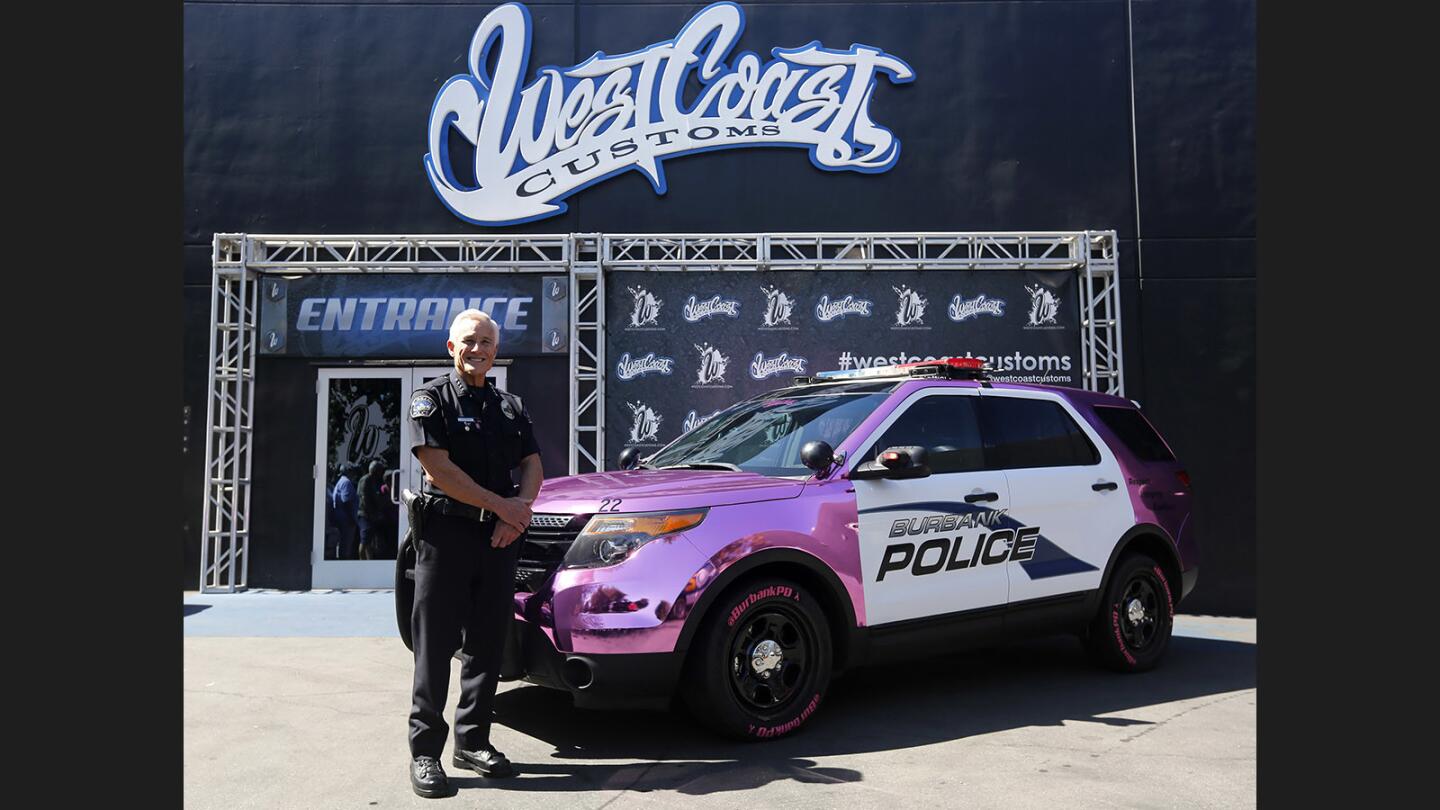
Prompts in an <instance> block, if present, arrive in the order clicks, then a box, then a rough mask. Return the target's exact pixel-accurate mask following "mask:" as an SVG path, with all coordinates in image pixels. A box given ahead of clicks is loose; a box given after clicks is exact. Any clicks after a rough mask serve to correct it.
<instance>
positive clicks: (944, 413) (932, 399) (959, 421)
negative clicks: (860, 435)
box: [864, 395, 985, 473]
mask: <svg viewBox="0 0 1440 810" xmlns="http://www.w3.org/2000/svg"><path fill="white" fill-rule="evenodd" d="M975 400H976V397H973V396H939V395H937V396H928V397H925V398H924V399H922V400H920V401H918V402H916V403H915V404H913V405H911V406H910V407H909V408H907V409H906V410H905V413H902V414H900V418H899V419H896V420H895V423H894V424H893V425H891V426H890V427H889V428H886V430H885V433H884V434H883V435H881V436H880V438H879V440H877V441H876V442H875V444H874V445H873V446H872V447H871V448H870V450H869V452H867V453H866V454H865V455H864V460H865V461H874V460H875V458H876V457H877V456H879V455H880V453H881V451H883V450H885V449H886V448H887V447H896V446H901V445H919V446H921V447H924V448H925V456H926V459H927V463H928V464H929V465H930V472H932V473H950V472H969V471H972V470H981V469H984V468H985V455H984V450H983V448H982V446H981V443H980V422H979V418H978V417H977V415H976V413H975Z"/></svg>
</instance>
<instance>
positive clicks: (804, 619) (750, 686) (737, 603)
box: [680, 577, 834, 740]
mask: <svg viewBox="0 0 1440 810" xmlns="http://www.w3.org/2000/svg"><path fill="white" fill-rule="evenodd" d="M703 622H704V623H703V624H702V625H701V627H700V632H698V633H696V635H695V640H694V642H693V644H692V646H691V648H690V654H689V656H688V658H687V659H686V674H685V679H684V680H683V681H682V683H681V685H680V689H681V693H682V695H683V697H684V700H685V703H686V705H687V706H688V707H689V709H690V711H691V713H692V714H694V715H695V717H696V718H697V719H699V720H700V721H701V722H702V723H704V724H705V725H707V726H709V727H710V728H712V729H714V730H715V731H717V732H719V733H721V734H724V735H726V736H729V737H735V738H738V739H747V740H773V739H777V738H779V737H784V736H786V735H788V734H791V733H793V732H794V731H795V730H796V729H798V728H800V727H801V726H803V725H805V723H806V722H808V721H809V720H810V718H811V717H813V716H814V715H815V712H816V710H817V709H818V708H819V706H820V702H821V699H822V698H823V697H824V695H825V693H826V691H827V690H828V689H829V687H830V670H831V666H832V663H833V657H834V653H833V650H832V645H831V640H830V625H829V622H828V621H826V619H825V613H824V612H823V611H822V610H821V609H820V606H819V604H818V603H816V602H815V600H814V599H813V598H812V597H811V595H810V593H809V592H808V591H807V590H805V588H803V587H801V586H800V585H798V584H796V583H794V582H791V581H789V580H786V579H780V578H777V577H761V578H756V579H752V580H749V581H747V582H744V583H740V584H737V585H736V586H734V587H732V588H730V589H729V590H728V591H727V592H726V593H725V594H724V595H723V596H721V598H720V599H718V600H716V601H715V603H714V604H713V605H712V606H711V609H710V611H709V612H708V613H707V614H706V616H705V617H704V619H703Z"/></svg>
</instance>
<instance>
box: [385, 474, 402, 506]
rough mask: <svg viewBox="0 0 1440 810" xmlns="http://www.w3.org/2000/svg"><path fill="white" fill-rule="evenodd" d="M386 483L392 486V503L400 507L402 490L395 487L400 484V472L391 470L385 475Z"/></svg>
mask: <svg viewBox="0 0 1440 810" xmlns="http://www.w3.org/2000/svg"><path fill="white" fill-rule="evenodd" d="M385 478H386V482H387V483H389V484H390V502H391V503H393V504H395V505H396V506H399V505H400V488H399V487H397V486H395V485H396V484H398V483H399V482H400V471H399V470H391V471H390V472H388V473H385Z"/></svg>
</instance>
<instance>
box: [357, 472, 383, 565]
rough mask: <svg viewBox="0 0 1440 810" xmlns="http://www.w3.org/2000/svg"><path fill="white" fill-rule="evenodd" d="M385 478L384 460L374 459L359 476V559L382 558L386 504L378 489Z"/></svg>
mask: <svg viewBox="0 0 1440 810" xmlns="http://www.w3.org/2000/svg"><path fill="white" fill-rule="evenodd" d="M384 478H385V462H383V461H381V460H380V459H378V458H377V459H375V460H373V461H371V462H370V468H369V470H368V471H367V472H366V473H365V475H363V476H361V477H360V508H359V517H360V559H362V560H382V559H385V558H384V557H383V556H381V555H382V553H383V549H382V548H381V547H382V546H383V545H384V542H383V540H384V538H383V536H382V533H383V532H384V531H385V529H386V526H385V517H386V514H387V510H386V508H385V507H386V504H384V503H382V500H383V498H384V495H383V493H381V491H380V485H381V483H382V482H383V481H384Z"/></svg>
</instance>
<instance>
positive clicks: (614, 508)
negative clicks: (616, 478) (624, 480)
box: [600, 498, 624, 512]
mask: <svg viewBox="0 0 1440 810" xmlns="http://www.w3.org/2000/svg"><path fill="white" fill-rule="evenodd" d="M622 500H624V499H623V498H605V499H604V500H602V501H600V511H601V512H619V511H620V501H622Z"/></svg>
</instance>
